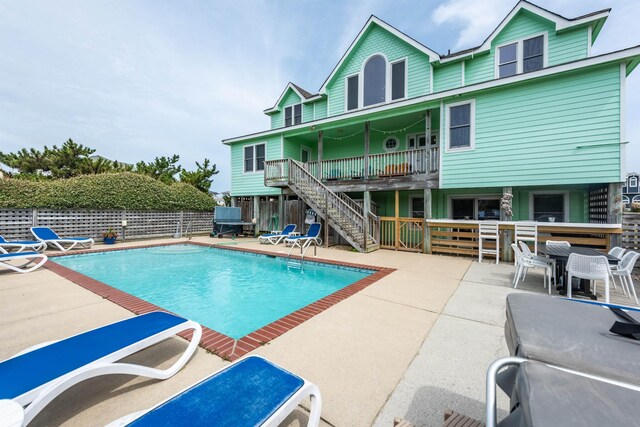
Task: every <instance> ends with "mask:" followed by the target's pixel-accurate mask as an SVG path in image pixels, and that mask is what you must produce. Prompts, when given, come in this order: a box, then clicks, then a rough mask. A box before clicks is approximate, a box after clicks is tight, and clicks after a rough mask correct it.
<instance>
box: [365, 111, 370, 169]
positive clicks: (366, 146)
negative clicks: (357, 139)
mask: <svg viewBox="0 0 640 427" xmlns="http://www.w3.org/2000/svg"><path fill="white" fill-rule="evenodd" d="M369 127H370V125H369V122H364V179H367V178H369V145H370V139H369V138H370V130H369Z"/></svg>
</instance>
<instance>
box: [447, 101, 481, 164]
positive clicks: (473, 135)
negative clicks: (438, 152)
mask: <svg viewBox="0 0 640 427" xmlns="http://www.w3.org/2000/svg"><path fill="white" fill-rule="evenodd" d="M465 104H471V108H470V113H469V121H470V122H471V123H470V124H469V133H470V135H469V146H468V147H454V148H451V145H450V144H451V132H450V129H449V124H450V118H451V107H457V106H459V105H465ZM445 107H446V109H447V113H446V117H445V128H444V129H445V132H446V136H447V137H446V141H445V142H446V145H445V151H446V152H447V153H458V152H463V151H471V150H475V149H476V100H475V98H472V99H467V100H465V101H460V102H454V103H451V104H446V105H445Z"/></svg>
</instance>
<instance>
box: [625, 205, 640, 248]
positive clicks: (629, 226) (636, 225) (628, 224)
mask: <svg viewBox="0 0 640 427" xmlns="http://www.w3.org/2000/svg"><path fill="white" fill-rule="evenodd" d="M622 247H623V248H625V249H627V250H634V251H638V250H640V213H625V214H624V215H622Z"/></svg>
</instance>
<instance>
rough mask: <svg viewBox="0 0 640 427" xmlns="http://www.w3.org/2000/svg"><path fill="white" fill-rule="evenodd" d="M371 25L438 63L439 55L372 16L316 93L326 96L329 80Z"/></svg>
mask: <svg viewBox="0 0 640 427" xmlns="http://www.w3.org/2000/svg"><path fill="white" fill-rule="evenodd" d="M373 24H376V25H378V26H379V27H381V28H383V29H385V30H387V31H388V32H390V33H391V34H393V35H394V36H396V37H398V38H399V39H400V40H402V41H404V42H405V43H407V44H409V45H411V46H413V47H414V48H416V49H418V50H419V51H420V52H422V53H424V54H426V55H427V56H428V57H429V61H430V62H431V61H438V60H439V59H440V55H438V54H437V53H436V52H434V51H433V50H431V49H429V48H428V47H426V46H424V45H422V44H420V43H418V42H417V41H415V40H414V39H412V38H411V37H409V36H407V35H406V34H404V33H402V32H401V31H399V30H397V29H396V28H393V27H392V26H391V25H389V24H387V23H386V22H384V21H382V20H381V19H379V18H378V17H376V16H374V15H371V17H370V18H369V20H368V21H367V23H366V24H364V27H362V29H361V30H360V32H359V33H358V35H357V36H356V38H355V39H354V40H353V42H351V45H350V46H349V48H348V49H347V51H346V52H345V53H344V55H343V56H342V58H340V61H339V62H338V64H337V65H336V66H335V68H334V69H333V70H332V71H331V74H329V77H327V79H326V80H325V81H324V83H323V84H322V87H321V88H320V90H319V91H318V92H320V93H321V94H326V90H327V84H329V82H331V80H332V79H333V77H334V76H335V74H336V73H337V72H338V70H339V69H340V67H341V66H342V64H343V63H344V61H345V60H346V59H347V58H348V57H349V54H350V53H351V51H352V50H353V49H354V48H355V46H356V45H357V44H358V41H359V40H360V37H362V35H363V34H364V33H365V32H366V31H367V29H368V28H369V27H370V26H371V25H373Z"/></svg>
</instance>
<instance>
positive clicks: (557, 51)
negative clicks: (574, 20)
mask: <svg viewBox="0 0 640 427" xmlns="http://www.w3.org/2000/svg"><path fill="white" fill-rule="evenodd" d="M588 45H589V35H588V29H587V27H582V28H577V29H575V30H571V31H564V32H562V33H560V34H557V35H556V36H555V37H551V36H550V37H549V59H548V65H549V67H551V66H554V65H558V64H564V63H565V62H570V61H577V60H579V59H584V58H586V57H587V54H588V52H589V47H588Z"/></svg>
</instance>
